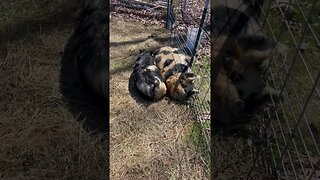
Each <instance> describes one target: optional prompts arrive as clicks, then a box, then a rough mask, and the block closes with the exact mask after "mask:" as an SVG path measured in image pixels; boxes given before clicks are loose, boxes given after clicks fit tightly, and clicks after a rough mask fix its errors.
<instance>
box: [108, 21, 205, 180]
mask: <svg viewBox="0 0 320 180" xmlns="http://www.w3.org/2000/svg"><path fill="white" fill-rule="evenodd" d="M162 29H163V28H162V27H147V26H143V25H140V24H137V23H131V22H124V21H121V20H119V19H112V20H111V24H110V41H111V47H110V57H111V60H110V65H111V67H110V69H111V80H110V176H111V178H112V179H208V176H207V174H206V169H205V168H204V165H203V161H202V160H201V155H200V153H199V152H197V151H196V150H195V148H194V147H193V145H192V144H190V143H188V142H189V139H188V135H189V134H190V130H191V127H192V124H193V122H194V118H193V117H192V116H191V115H190V114H189V113H188V111H187V110H185V108H184V107H183V106H181V105H177V104H174V103H169V102H168V101H166V100H162V101H160V102H156V103H152V104H148V105H144V104H141V103H139V102H138V101H136V100H135V99H134V97H133V96H131V94H130V92H129V90H128V84H129V78H130V74H131V72H132V64H133V63H134V61H135V57H136V55H137V53H138V52H139V50H138V49H139V48H140V49H143V48H148V47H150V48H152V47H158V46H161V42H159V41H156V40H155V39H157V38H154V39H147V37H148V36H149V35H151V34H157V33H161V31H163V30H162ZM156 37H162V38H163V39H165V38H166V36H165V35H164V33H162V34H161V35H158V36H156ZM158 39H160V38H158Z"/></svg>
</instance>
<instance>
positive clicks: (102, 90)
mask: <svg viewBox="0 0 320 180" xmlns="http://www.w3.org/2000/svg"><path fill="white" fill-rule="evenodd" d="M81 8H82V9H81V13H80V16H79V17H78V18H77V19H78V23H77V26H76V28H75V30H74V32H73V34H72V36H71V37H70V39H69V41H68V43H67V45H66V47H65V50H64V55H63V57H62V61H61V63H62V67H61V76H60V90H61V93H62V95H63V98H64V100H65V101H66V102H67V104H68V106H69V108H70V110H71V111H72V112H73V113H74V115H75V116H77V115H78V114H79V113H80V120H83V119H85V124H86V125H88V127H89V128H90V130H93V131H99V132H103V133H106V132H107V116H108V103H107V100H108V96H109V95H108V83H109V82H108V78H109V76H108V73H109V69H108V64H109V47H108V34H109V32H108V31H109V28H108V19H109V12H108V9H109V3H108V1H105V0H91V1H89V0H84V1H82V7H81Z"/></svg>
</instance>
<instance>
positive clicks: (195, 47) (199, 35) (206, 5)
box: [189, 0, 210, 66]
mask: <svg viewBox="0 0 320 180" xmlns="http://www.w3.org/2000/svg"><path fill="white" fill-rule="evenodd" d="M209 2H210V0H206V1H205V4H204V9H203V12H202V17H201V21H200V25H199V29H198V33H197V38H196V41H195V43H194V46H193V49H192V54H191V60H190V62H189V65H190V66H192V64H193V61H194V56H195V54H196V52H197V48H198V46H199V42H200V38H201V34H202V29H203V25H204V20H205V19H206V15H207V12H208V6H209Z"/></svg>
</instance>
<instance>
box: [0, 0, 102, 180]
mask: <svg viewBox="0 0 320 180" xmlns="http://www.w3.org/2000/svg"><path fill="white" fill-rule="evenodd" d="M10 2H11V3H13V5H12V6H10V8H15V6H19V8H23V6H20V5H21V4H19V3H18V1H17V2H15V1H10ZM23 2H24V3H25V1H23ZM36 3H37V1H34V3H33V4H31V5H36ZM10 10H12V9H10ZM17 13H19V11H17ZM15 15H17V16H19V15H18V14H15ZM20 15H21V14H20ZM11 18H12V17H11ZM12 19H15V18H14V17H13V18H12ZM26 21H27V22H28V20H26ZM34 21H35V22H36V21H37V19H36V18H35V19H34ZM2 23H3V21H2ZM2 25H4V24H2ZM20 25H21V24H20ZM20 25H19V24H15V23H13V24H12V27H10V28H9V29H15V27H14V26H18V27H19V26H20ZM70 25H71V24H65V25H63V26H57V25H55V26H54V27H53V26H51V27H46V26H42V30H41V33H40V32H39V31H34V32H32V34H31V33H24V35H21V36H20V37H14V36H12V39H16V40H13V41H7V42H4V41H3V42H1V43H0V77H1V81H0V112H1V113H0V137H1V138H0V178H1V179H71V178H72V179H73V178H75V179H83V178H88V179H102V178H104V177H106V175H107V166H108V164H107V156H108V154H107V152H106V150H105V149H106V146H107V144H105V143H104V142H103V141H101V139H100V138H99V137H97V136H91V135H89V134H88V133H87V132H85V131H84V130H83V128H82V126H81V124H80V123H78V122H77V121H76V120H75V118H73V116H72V115H71V113H70V112H69V111H67V110H66V108H65V105H64V104H63V103H62V100H61V95H60V93H59V82H58V81H59V73H60V72H59V71H60V60H61V57H60V55H61V53H60V52H61V51H63V48H64V45H65V44H66V41H67V38H68V37H69V36H70V33H71V31H72V28H70ZM8 26H9V25H8ZM68 27H69V28H68ZM7 28H8V27H7ZM1 35H4V34H1ZM0 37H2V36H0Z"/></svg>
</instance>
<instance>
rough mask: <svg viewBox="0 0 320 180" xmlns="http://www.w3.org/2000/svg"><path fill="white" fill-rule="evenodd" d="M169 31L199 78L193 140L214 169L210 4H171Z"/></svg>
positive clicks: (178, 0)
mask: <svg viewBox="0 0 320 180" xmlns="http://www.w3.org/2000/svg"><path fill="white" fill-rule="evenodd" d="M167 5H168V8H167V23H166V24H167V29H169V30H170V33H171V36H172V44H173V46H174V47H178V48H179V49H181V50H183V52H184V54H186V55H189V56H190V57H191V61H190V63H189V64H190V66H191V67H192V70H193V72H194V73H195V74H196V75H197V76H198V77H197V80H196V82H195V83H196V84H195V86H196V89H197V90H198V91H199V93H198V94H196V95H194V96H193V98H192V99H191V101H190V103H189V105H188V108H189V109H191V110H192V112H193V113H194V115H195V116H196V119H197V122H196V123H195V124H194V127H193V131H192V139H193V141H194V142H195V143H196V145H197V147H198V148H199V149H200V152H201V153H202V154H203V156H204V162H205V164H207V166H208V167H209V166H210V155H211V153H210V105H211V96H210V93H211V86H210V71H211V70H210V69H211V58H210V57H211V51H210V48H211V34H210V1H209V0H168V3H167Z"/></svg>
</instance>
